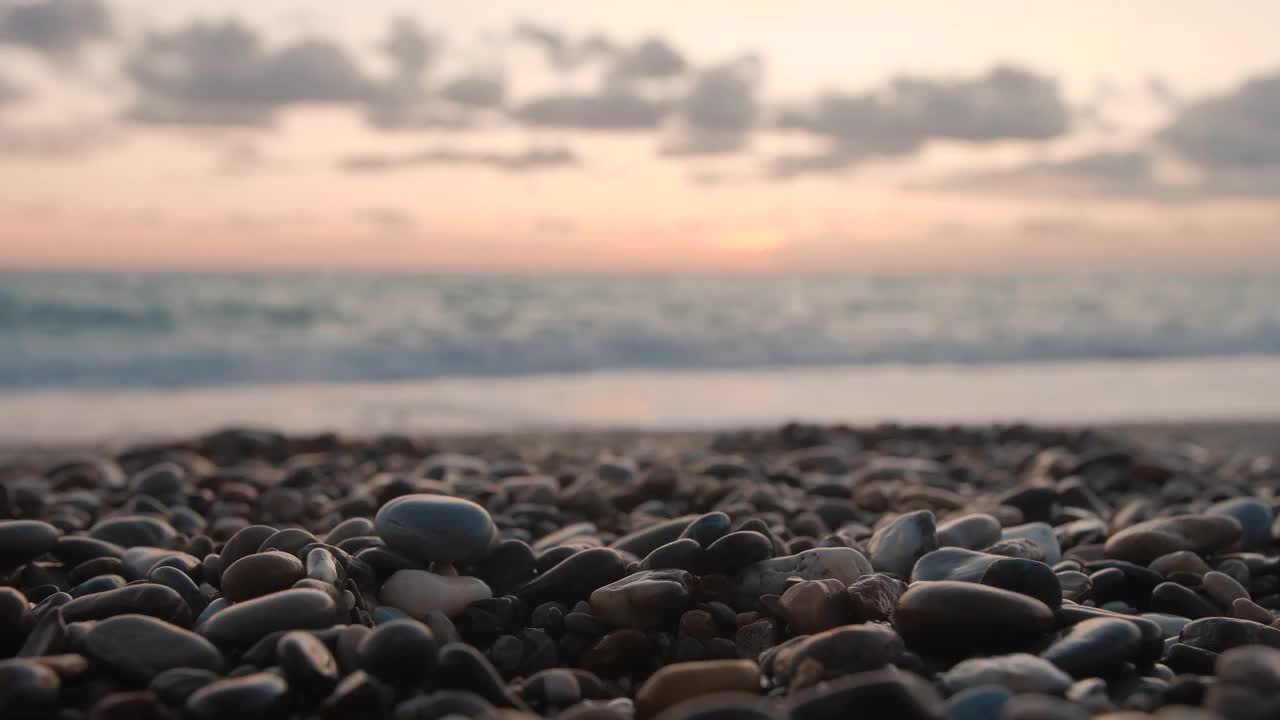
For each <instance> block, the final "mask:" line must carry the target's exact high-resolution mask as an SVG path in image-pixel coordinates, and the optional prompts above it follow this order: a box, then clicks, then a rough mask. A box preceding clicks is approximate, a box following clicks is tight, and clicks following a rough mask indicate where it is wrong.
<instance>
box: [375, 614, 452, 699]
mask: <svg viewBox="0 0 1280 720" xmlns="http://www.w3.org/2000/svg"><path fill="white" fill-rule="evenodd" d="M438 652H439V645H438V644H437V643H436V639H435V636H434V635H433V634H432V632H431V629H430V628H428V627H427V626H426V625H424V624H422V623H420V622H418V621H417V620H413V619H409V618H404V619H401V620H392V621H390V622H387V623H383V624H382V625H379V626H378V627H377V628H376V629H375V630H374V631H373V632H371V633H369V634H368V635H367V636H366V637H365V638H364V640H362V641H361V642H360V646H359V647H358V648H357V653H358V657H359V662H360V667H361V668H363V669H364V670H365V672H368V673H369V674H370V675H373V676H375V677H378V678H380V679H381V680H383V681H385V682H387V683H390V684H391V685H394V686H397V687H417V686H420V685H421V684H422V683H423V682H424V681H426V679H427V677H428V676H429V675H430V674H431V672H432V671H433V670H434V669H435V666H436V655H437V653H438Z"/></svg>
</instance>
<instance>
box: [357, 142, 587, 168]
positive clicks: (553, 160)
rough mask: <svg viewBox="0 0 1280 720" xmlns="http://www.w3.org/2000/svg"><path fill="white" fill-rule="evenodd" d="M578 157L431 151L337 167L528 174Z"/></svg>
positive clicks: (554, 152)
mask: <svg viewBox="0 0 1280 720" xmlns="http://www.w3.org/2000/svg"><path fill="white" fill-rule="evenodd" d="M579 163H580V160H579V158H578V155H577V153H575V152H574V151H573V150H571V149H569V148H565V147H548V148H530V149H528V150H523V151H520V152H514V153H504V152H494V151H467V150H454V149H451V148H432V149H429V150H424V151H422V152H417V153H409V154H405V155H376V154H370V155H353V156H351V157H348V158H345V159H344V160H342V161H341V163H339V167H340V168H341V169H343V170H345V171H347V172H353V173H373V172H390V171H395V170H407V169H411V168H418V167H429V166H460V165H470V166H474V167H487V168H492V169H494V170H503V171H506V172H531V171H535V170H549V169H555V168H563V167H571V166H576V165H578V164H579Z"/></svg>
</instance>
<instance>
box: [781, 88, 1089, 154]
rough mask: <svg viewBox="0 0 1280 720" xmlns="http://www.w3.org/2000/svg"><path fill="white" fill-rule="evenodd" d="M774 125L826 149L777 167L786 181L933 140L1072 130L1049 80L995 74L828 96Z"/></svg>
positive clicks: (1040, 136)
mask: <svg viewBox="0 0 1280 720" xmlns="http://www.w3.org/2000/svg"><path fill="white" fill-rule="evenodd" d="M778 125H779V127H780V128H781V129H783V130H789V131H794V132H803V133H807V134H810V135H813V136H816V137H818V138H820V139H822V140H825V141H826V142H827V143H828V144H829V148H828V151H827V152H826V153H823V154H820V155H812V156H800V157H791V158H783V159H781V160H780V161H779V163H778V168H777V170H778V171H779V173H780V174H787V173H797V172H809V171H817V170H838V169H842V168H845V167H848V166H849V165H852V164H854V163H856V162H859V161H861V160H863V159H866V158H870V157H875V156H895V155H907V154H910V153H913V152H915V151H917V150H919V149H920V148H921V147H922V146H923V145H924V144H925V143H927V142H929V141H931V140H953V141H959V142H968V143H989V142H995V141H1001V140H1033V141H1041V140H1049V139H1052V138H1056V137H1059V136H1061V135H1064V134H1065V133H1066V132H1067V131H1068V130H1069V129H1070V125H1071V110H1070V108H1069V107H1068V105H1067V103H1066V102H1065V101H1064V100H1063V98H1062V95H1061V93H1060V91H1059V88H1058V83H1057V81H1056V80H1054V79H1053V78H1050V77H1047V76H1043V75H1038V74H1036V73H1033V72H1031V71H1028V70H1024V69H1021V68H1017V67H1013V66H999V67H996V68H994V69H992V70H991V71H989V72H987V73H986V74H984V75H982V76H979V77H977V78H972V79H934V78H923V77H917V76H901V77H898V78H895V79H894V80H893V81H892V82H891V83H890V84H889V85H888V87H887V88H885V89H883V90H881V91H878V92H867V93H845V92H829V93H826V94H824V95H822V96H820V97H819V98H818V100H817V101H816V102H814V103H811V104H810V105H808V106H806V107H800V108H792V109H789V110H786V111H784V112H783V113H782V114H781V117H780V119H779V123H778Z"/></svg>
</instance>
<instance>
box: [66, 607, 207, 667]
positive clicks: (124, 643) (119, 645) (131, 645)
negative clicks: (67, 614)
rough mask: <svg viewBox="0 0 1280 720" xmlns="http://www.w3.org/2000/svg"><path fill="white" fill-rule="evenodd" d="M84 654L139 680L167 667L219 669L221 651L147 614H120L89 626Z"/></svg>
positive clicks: (191, 633) (205, 641)
mask: <svg viewBox="0 0 1280 720" xmlns="http://www.w3.org/2000/svg"><path fill="white" fill-rule="evenodd" d="M84 648H85V653H86V654H87V655H88V656H89V657H91V658H93V659H94V660H95V661H97V662H101V663H103V664H105V665H108V666H110V667H111V668H112V669H113V670H115V671H117V672H119V673H122V674H124V675H127V676H129V677H131V678H133V679H135V680H138V681H140V682H144V683H146V682H150V681H151V680H152V678H154V677H155V676H156V675H159V674H160V673H162V672H164V671H165V670H171V669H174V668H190V669H197V670H209V671H211V672H220V671H221V670H222V666H223V660H222V654H221V653H220V652H218V648H216V647H214V645H213V643H211V642H209V641H208V640H206V639H205V638H203V637H201V636H199V635H197V634H195V633H193V632H191V631H189V630H185V629H183V628H180V627H177V626H176V625H172V624H170V623H167V622H164V621H163V620H157V619H156V618H153V617H149V616H147V615H117V616H115V617H111V618H108V619H106V620H101V621H99V622H97V623H95V624H94V625H93V627H92V628H90V630H89V633H88V634H87V635H86V636H85V639H84Z"/></svg>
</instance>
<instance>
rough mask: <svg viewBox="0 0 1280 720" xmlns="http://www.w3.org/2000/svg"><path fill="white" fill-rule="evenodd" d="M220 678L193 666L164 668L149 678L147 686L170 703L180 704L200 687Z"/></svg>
mask: <svg viewBox="0 0 1280 720" xmlns="http://www.w3.org/2000/svg"><path fill="white" fill-rule="evenodd" d="M220 679H221V676H220V675H218V673H215V672H213V671H210V670H197V669H195V668H174V669H172V670H165V671H164V672H162V673H160V674H159V675H156V676H155V677H154V678H152V679H151V684H150V685H148V687H149V688H150V689H151V691H152V692H154V693H155V694H156V695H157V696H158V697H159V698H160V699H161V700H164V701H165V702H166V703H168V704H170V705H182V704H184V703H186V702H187V698H189V697H191V694H192V693H194V692H195V691H197V690H199V689H200V688H202V687H204V686H205V685H208V684H209V683H213V682H217V681H218V680H220Z"/></svg>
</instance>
